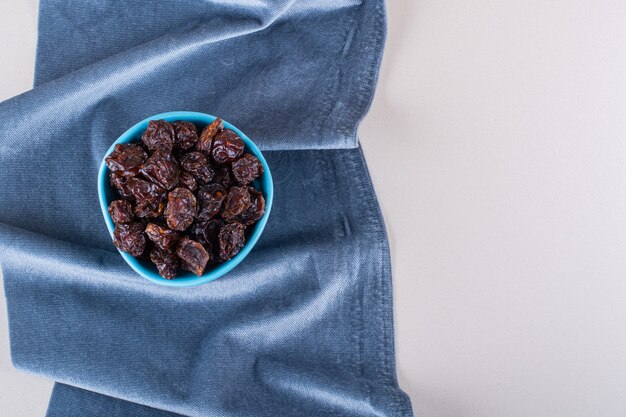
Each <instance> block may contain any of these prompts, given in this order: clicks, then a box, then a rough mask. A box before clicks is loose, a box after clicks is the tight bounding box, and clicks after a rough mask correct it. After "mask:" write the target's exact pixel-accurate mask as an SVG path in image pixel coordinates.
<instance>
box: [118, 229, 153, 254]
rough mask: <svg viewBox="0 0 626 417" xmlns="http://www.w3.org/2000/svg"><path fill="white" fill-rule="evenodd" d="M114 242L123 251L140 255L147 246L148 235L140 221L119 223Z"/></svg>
mask: <svg viewBox="0 0 626 417" xmlns="http://www.w3.org/2000/svg"><path fill="white" fill-rule="evenodd" d="M113 244H115V246H117V247H118V248H119V249H120V250H121V251H124V252H128V253H130V254H131V255H133V256H140V255H141V254H142V253H143V251H144V249H145V247H146V236H145V234H144V233H143V226H142V224H141V223H139V222H134V223H118V224H116V225H115V230H114V231H113Z"/></svg>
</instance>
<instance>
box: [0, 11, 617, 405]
mask: <svg viewBox="0 0 626 417" xmlns="http://www.w3.org/2000/svg"><path fill="white" fill-rule="evenodd" d="M0 10H1V11H2V13H1V14H0V39H1V42H0V57H2V59H0V99H5V98H9V97H11V96H13V95H15V94H18V93H20V92H23V91H25V90H27V89H29V88H30V86H31V80H32V75H33V62H34V52H35V40H36V20H37V16H36V14H37V10H36V1H35V0H21V1H13V0H0ZM388 12H389V37H388V42H387V49H386V54H385V58H384V62H383V69H382V74H381V79H380V82H379V86H378V90H377V94H376V97H375V100H374V104H373V107H372V110H371V112H370V114H369V115H368V116H367V118H366V119H365V121H364V123H363V125H362V126H361V129H360V138H361V142H362V144H363V147H364V149H365V152H366V156H367V159H368V163H369V166H370V170H371V173H372V176H373V180H374V183H375V186H376V190H377V193H378V196H379V199H380V203H381V205H382V207H383V211H384V215H385V219H386V222H387V227H388V230H389V234H390V239H391V247H392V258H393V259H392V261H393V270H394V271H393V272H394V298H395V300H394V302H395V305H394V310H395V320H396V325H395V329H396V343H397V346H396V350H397V364H398V375H399V380H400V385H401V386H402V388H403V389H404V390H405V391H406V392H407V393H408V394H409V395H410V396H411V398H412V401H413V407H414V410H415V412H416V415H417V416H420V417H421V416H425V417H466V416H467V417H470V416H471V417H486V416H487V417H491V416H493V417H529V416H532V417H542V416H546V417H561V416H567V417H577V416H581V417H582V416H616V417H617V416H624V415H626V395H625V393H624V389H625V388H626V326H625V324H626V274H625V272H626V141H625V140H624V139H625V137H626V134H625V133H626V117H625V116H626V114H625V113H626V3H624V2H623V1H611V0H603V1H596V2H592V1H588V0H551V1H547V0H546V1H534V0H508V1H490V0H472V1H468V0H457V1H447V0H388ZM3 128H10V127H7V126H4V127H3ZM0 300H2V301H0V302H1V303H4V297H0ZM5 314H6V311H5V308H4V306H0V316H1V317H0V410H2V411H0V413H1V414H2V415H7V416H16V417H20V416H29V417H30V416H38V415H39V416H42V415H44V412H45V411H44V410H45V408H46V404H47V401H48V398H49V394H50V388H51V383H50V382H49V381H46V380H43V379H40V378H37V377H33V376H28V375H24V374H22V373H18V372H16V371H15V370H13V369H12V368H11V365H10V359H9V352H8V342H7V334H8V333H7V327H6V317H5Z"/></svg>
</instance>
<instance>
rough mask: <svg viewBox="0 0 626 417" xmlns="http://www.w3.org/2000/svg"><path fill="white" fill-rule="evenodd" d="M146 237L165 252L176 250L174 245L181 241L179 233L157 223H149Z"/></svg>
mask: <svg viewBox="0 0 626 417" xmlns="http://www.w3.org/2000/svg"><path fill="white" fill-rule="evenodd" d="M146 235H147V236H148V239H150V240H151V241H153V242H154V244H155V245H157V246H158V247H160V248H162V249H165V250H172V249H174V243H176V241H177V240H178V239H180V234H179V233H177V232H175V231H173V230H170V229H168V228H167V227H163V226H159V225H158V224H155V223H148V225H147V226H146Z"/></svg>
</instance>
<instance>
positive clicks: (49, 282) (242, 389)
mask: <svg viewBox="0 0 626 417" xmlns="http://www.w3.org/2000/svg"><path fill="white" fill-rule="evenodd" d="M39 19H40V20H39V38H38V49H37V62H36V71H35V72H36V75H35V88H34V89H33V90H31V91H29V92H27V93H25V94H22V95H20V96H17V97H15V98H12V99H10V100H7V101H4V102H2V103H0V120H1V121H2V122H3V126H4V129H2V130H0V182H1V183H2V187H0V265H1V266H2V270H3V275H4V285H5V294H6V297H7V305H8V316H9V327H10V343H11V353H12V359H13V362H14V364H15V366H16V367H18V368H20V369H23V370H26V371H28V372H32V373H36V374H39V375H42V376H46V377H49V378H51V379H54V380H55V381H58V383H57V384H56V385H55V388H54V390H53V394H52V398H51V400H50V405H49V409H48V416H107V417H111V416H113V417H116V416H120V417H121V416H124V417H126V416H178V415H184V416H220V417H221V416H410V415H412V411H411V405H410V402H409V400H408V397H407V396H406V395H405V394H404V393H403V392H402V391H401V390H400V389H399V387H398V385H397V382H396V375H395V361H394V344H393V320H392V305H391V302H392V292H391V274H390V261H389V249H388V243H387V238H386V234H385V228H384V223H383V220H382V216H381V213H380V210H379V207H378V203H377V201H376V197H375V194H374V191H373V187H372V184H371V181H370V178H369V175H368V172H367V168H366V165H365V161H364V159H363V155H362V153H361V150H360V148H359V147H358V142H357V137H356V129H357V126H358V123H359V121H360V120H361V118H362V117H363V115H364V114H365V112H366V111H367V108H368V106H369V103H370V102H371V99H372V95H373V91H374V86H375V82H376V78H377V73H378V67H379V64H380V58H381V54H382V48H383V42H384V34H385V20H384V5H383V3H382V0H289V1H287V0H276V1H269V0H236V1H232V0H229V1H226V0H204V1H200V0H180V1H173V0H165V1H158V2H147V1H144V0H127V1H124V2H118V1H112V0H97V1H96V0H83V1H77V0H72V1H68V0H40V14H39ZM172 110H195V111H201V112H206V113H210V114H214V115H219V116H220V117H223V118H224V119H226V120H228V121H230V122H231V123H234V124H235V125H237V126H238V127H239V128H240V129H242V130H244V131H245V132H246V133H247V134H248V136H249V137H250V138H252V139H253V140H254V141H255V142H256V143H257V144H258V145H259V146H260V148H261V149H262V150H263V151H264V154H265V156H266V158H267V160H268V163H269V165H270V167H271V168H272V173H273V177H274V182H275V200H274V207H273V210H272V213H271V215H270V218H269V222H268V224H267V227H266V229H265V232H264V234H263V236H262V237H261V239H260V241H259V242H258V244H257V246H256V247H255V248H254V250H253V251H252V252H251V253H250V255H249V256H248V257H247V258H246V259H245V260H244V261H243V262H242V263H241V264H240V265H239V266H238V267H237V268H235V269H234V270H233V271H232V272H230V273H229V274H228V275H226V276H224V277H223V278H220V279H219V280H216V281H214V282H211V283H209V284H207V285H203V286H198V287H191V288H170V287H163V286H158V285H155V284H153V283H151V282H149V281H147V280H145V279H143V278H141V277H140V276H138V275H137V274H135V273H134V272H133V271H132V270H131V269H130V267H129V266H128V265H126V263H125V262H124V260H123V259H122V258H121V257H120V256H119V254H118V253H117V251H116V249H115V247H114V246H113V245H112V243H111V239H110V237H109V234H108V232H107V229H106V226H105V223H104V221H103V219H102V218H101V214H100V210H99V206H98V196H97V189H96V177H97V170H98V167H99V164H100V162H101V160H102V157H103V155H104V152H105V151H106V150H107V149H108V147H109V146H110V144H111V143H112V142H113V141H114V140H115V139H116V138H117V137H118V136H119V135H120V134H121V133H122V132H123V131H125V130H126V129H127V128H128V127H130V126H132V125H133V124H134V123H136V122H137V121H139V120H142V119H144V118H146V117H148V116H150V115H153V114H156V113H160V112H164V111H172ZM385 140H388V139H385Z"/></svg>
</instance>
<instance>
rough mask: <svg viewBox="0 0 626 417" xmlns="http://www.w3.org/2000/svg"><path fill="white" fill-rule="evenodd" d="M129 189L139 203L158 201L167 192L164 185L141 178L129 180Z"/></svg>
mask: <svg viewBox="0 0 626 417" xmlns="http://www.w3.org/2000/svg"><path fill="white" fill-rule="evenodd" d="M128 189H129V190H130V193H131V195H132V196H133V198H134V199H135V200H136V201H137V203H143V202H154V201H158V200H160V199H161V197H163V194H164V193H165V189H163V187H160V186H159V185H157V184H155V183H153V182H150V181H146V180H142V179H140V178H131V179H130V180H128Z"/></svg>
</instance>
